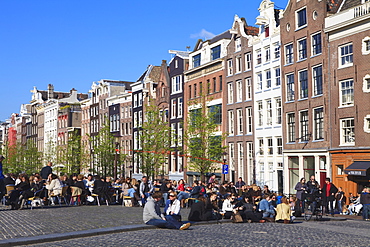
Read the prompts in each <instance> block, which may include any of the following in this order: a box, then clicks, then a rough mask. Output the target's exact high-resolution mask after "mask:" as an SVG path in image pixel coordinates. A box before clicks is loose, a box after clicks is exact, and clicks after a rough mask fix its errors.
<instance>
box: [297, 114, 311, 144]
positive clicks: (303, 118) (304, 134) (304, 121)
mask: <svg viewBox="0 0 370 247" xmlns="http://www.w3.org/2000/svg"><path fill="white" fill-rule="evenodd" d="M299 115H300V116H299V117H300V119H299V123H300V124H299V128H300V131H301V136H300V138H299V141H301V142H307V141H308V140H309V135H308V111H307V110H306V111H301V112H300V113H299Z"/></svg>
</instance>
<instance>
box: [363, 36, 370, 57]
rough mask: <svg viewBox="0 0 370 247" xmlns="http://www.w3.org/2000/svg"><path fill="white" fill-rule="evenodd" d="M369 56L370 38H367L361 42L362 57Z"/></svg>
mask: <svg viewBox="0 0 370 247" xmlns="http://www.w3.org/2000/svg"><path fill="white" fill-rule="evenodd" d="M368 54H370V37H369V36H367V37H365V38H364V39H363V40H362V55H368Z"/></svg>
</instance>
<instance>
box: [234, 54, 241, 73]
mask: <svg viewBox="0 0 370 247" xmlns="http://www.w3.org/2000/svg"><path fill="white" fill-rule="evenodd" d="M241 72H242V57H241V56H237V57H236V58H235V73H236V74H237V73H241Z"/></svg>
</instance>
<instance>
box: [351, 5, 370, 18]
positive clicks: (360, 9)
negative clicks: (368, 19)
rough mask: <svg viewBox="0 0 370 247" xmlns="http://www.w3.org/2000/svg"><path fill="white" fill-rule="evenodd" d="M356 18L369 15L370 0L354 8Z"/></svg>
mask: <svg viewBox="0 0 370 247" xmlns="http://www.w3.org/2000/svg"><path fill="white" fill-rule="evenodd" d="M353 12H354V18H357V17H360V16H363V15H367V14H369V13H370V2H366V3H364V4H362V5H360V6H357V7H355V8H354V9H353Z"/></svg>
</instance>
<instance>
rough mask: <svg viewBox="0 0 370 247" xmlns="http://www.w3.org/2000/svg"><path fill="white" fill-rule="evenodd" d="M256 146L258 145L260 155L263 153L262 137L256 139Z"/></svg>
mask: <svg viewBox="0 0 370 247" xmlns="http://www.w3.org/2000/svg"><path fill="white" fill-rule="evenodd" d="M258 147H259V153H260V155H263V153H264V152H263V151H264V145H263V138H261V139H258Z"/></svg>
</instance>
